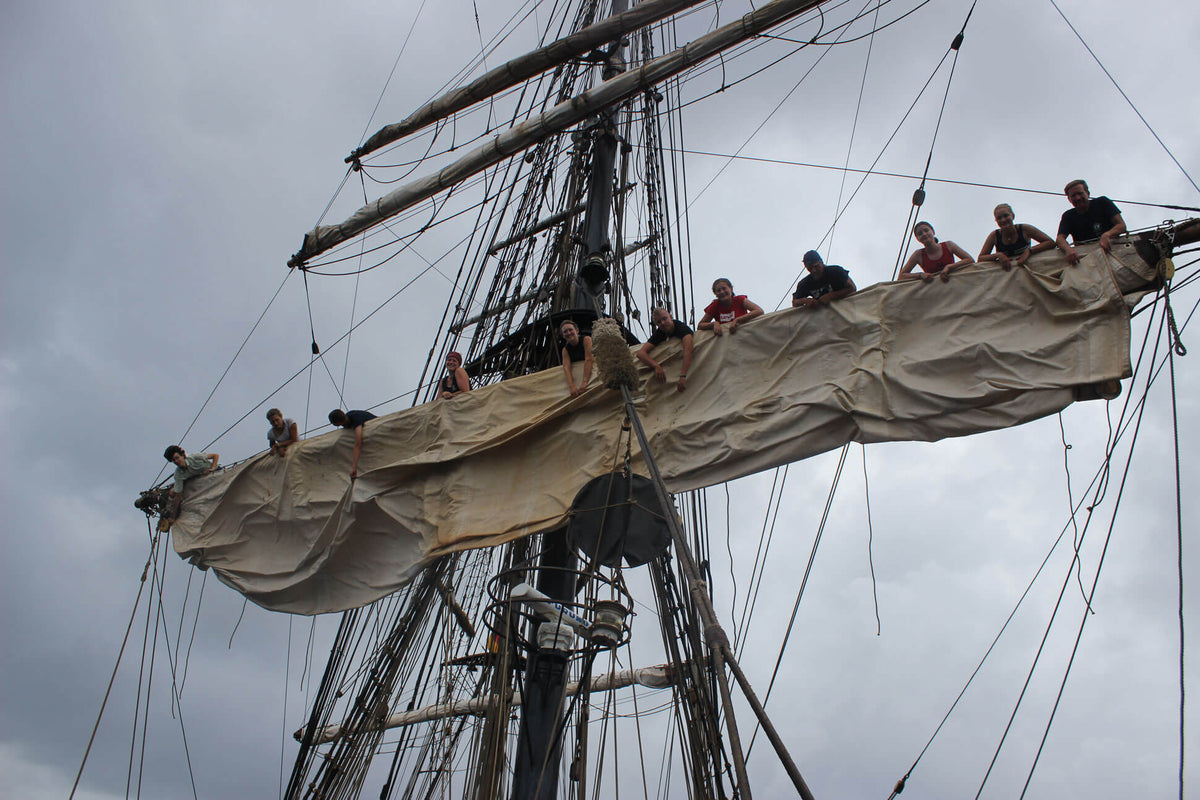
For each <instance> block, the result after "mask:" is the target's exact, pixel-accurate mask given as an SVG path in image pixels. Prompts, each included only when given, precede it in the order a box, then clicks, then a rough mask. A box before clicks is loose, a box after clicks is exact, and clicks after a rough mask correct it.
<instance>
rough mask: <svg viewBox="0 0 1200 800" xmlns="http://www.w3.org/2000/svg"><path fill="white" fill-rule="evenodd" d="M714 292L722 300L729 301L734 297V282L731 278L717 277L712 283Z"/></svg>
mask: <svg viewBox="0 0 1200 800" xmlns="http://www.w3.org/2000/svg"><path fill="white" fill-rule="evenodd" d="M712 291H713V294H714V295H716V297H717V299H718V300H720V301H722V302H726V303H727V302H729V300H731V299H732V298H733V284H732V283H731V282H730V280H729V278H717V279H716V280H715V281H713V285H712Z"/></svg>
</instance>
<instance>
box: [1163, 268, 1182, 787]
mask: <svg viewBox="0 0 1200 800" xmlns="http://www.w3.org/2000/svg"><path fill="white" fill-rule="evenodd" d="M1167 291H1168V289H1167V287H1165V286H1164V287H1163V296H1164V298H1165V297H1166V294H1167ZM1168 308H1169V306H1168ZM1169 319H1170V321H1171V327H1170V328H1169V329H1168V330H1169V333H1170V335H1171V336H1173V337H1174V338H1175V341H1176V343H1177V344H1178V341H1179V332H1178V331H1177V330H1175V320H1174V317H1173V316H1172V317H1170V318H1169ZM1175 355H1176V351H1175V348H1172V347H1168V349H1167V358H1168V363H1169V364H1170V365H1171V373H1170V375H1171V429H1172V433H1173V437H1172V438H1173V444H1174V453H1175V554H1176V561H1175V564H1176V572H1177V574H1178V580H1179V593H1178V597H1179V605H1178V612H1177V613H1178V617H1179V800H1183V776H1184V756H1185V753H1186V751H1187V747H1186V739H1185V737H1184V732H1185V730H1186V723H1187V713H1186V711H1187V702H1186V701H1187V681H1186V674H1187V673H1186V671H1185V669H1184V666H1185V664H1184V653H1185V650H1184V631H1185V630H1186V628H1185V626H1184V619H1183V609H1184V605H1183V483H1182V480H1181V478H1180V458H1179V401H1178V392H1177V388H1176V385H1175Z"/></svg>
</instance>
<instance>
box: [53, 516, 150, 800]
mask: <svg viewBox="0 0 1200 800" xmlns="http://www.w3.org/2000/svg"><path fill="white" fill-rule="evenodd" d="M146 531H147V533H148V534H149V535H150V555H149V556H147V557H146V565H145V566H144V567H142V577H141V580H140V581H138V593H137V597H135V598H134V600H133V610H132V611H131V612H130V614H129V622H128V624H126V626H125V636H124V637H122V639H121V647H120V648H119V649H118V650H117V661H116V663H115V664H113V670H112V675H110V676H109V678H108V686H107V687H106V688H105V689H104V698H103V699H102V700H101V701H100V711H99V712H98V713H97V714H96V722H95V723H94V724H93V725H92V733H91V735H90V736H89V737H88V742H87V747H85V748H84V749H83V758H82V759H81V760H80V762H79V769H78V770H77V771H76V772H75V782H74V783H72V784H71V794H70V795H68V800H70V798H73V797H74V796H75V791H76V790H77V789H78V788H79V780H80V778H82V777H83V768H84V766H85V765H86V764H87V760H88V756H89V755H91V752H92V744H93V743H94V742H95V741H96V731H98V730H99V729H100V720H101V719H102V718H103V717H104V709H105V708H106V707H107V706H108V698H109V696H110V695H111V694H112V687H113V683H114V682H115V681H116V680H117V670H118V669H119V668H120V666H121V658H122V657H123V656H124V655H125V645H127V644H129V633H130V631H132V630H133V621H134V620H135V619H137V610H138V606H139V605H141V602H142V591H143V590H144V589H145V588H146V574H147V572H148V571H149V569H150V562H151V560H152V559H153V558H154V553H155V552H156V551H157V550H158V534H157V533H155V532H154V529H153V528H152V527H151V525H150V518H149V517H146Z"/></svg>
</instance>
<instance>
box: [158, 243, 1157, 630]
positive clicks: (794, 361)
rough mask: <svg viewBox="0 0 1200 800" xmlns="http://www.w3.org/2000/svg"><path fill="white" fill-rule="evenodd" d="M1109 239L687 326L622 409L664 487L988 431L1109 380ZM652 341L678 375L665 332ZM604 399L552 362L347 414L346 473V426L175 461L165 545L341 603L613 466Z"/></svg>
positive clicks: (1118, 310)
mask: <svg viewBox="0 0 1200 800" xmlns="http://www.w3.org/2000/svg"><path fill="white" fill-rule="evenodd" d="M1113 251H1114V252H1113V254H1112V255H1111V256H1107V255H1105V254H1103V253H1101V252H1099V251H1098V250H1095V251H1093V252H1091V253H1089V255H1088V256H1087V257H1086V258H1085V259H1084V261H1082V262H1081V263H1080V264H1079V265H1078V266H1076V267H1067V266H1066V262H1065V261H1064V260H1063V259H1061V257H1059V255H1058V253H1057V251H1052V252H1049V253H1044V254H1040V255H1038V256H1035V257H1034V258H1033V259H1032V263H1031V266H1030V268H1029V269H1014V270H1012V271H1011V272H1004V271H1002V270H1001V269H1000V268H999V267H997V266H976V267H972V268H969V269H966V270H964V271H962V272H960V273H956V274H955V275H954V276H953V277H952V278H951V279H950V280H949V282H947V283H942V282H941V281H935V282H933V283H929V284H926V283H924V282H922V281H905V282H902V283H885V284H877V285H875V286H871V287H869V288H867V289H865V290H863V291H860V292H859V293H857V294H855V295H852V296H851V297H848V298H845V299H843V300H840V301H837V302H835V303H833V304H831V305H829V306H828V307H825V308H821V309H817V310H807V309H787V310H784V311H780V312H777V313H773V314H768V315H766V316H764V317H762V318H760V319H756V320H753V321H751V322H749V323H748V324H746V325H745V326H742V327H739V328H738V331H737V333H736V334H735V335H728V334H727V335H725V336H722V337H716V336H713V335H712V334H711V333H709V332H700V333H698V334H697V335H696V339H695V344H696V348H695V358H694V361H693V363H692V366H691V369H690V370H689V373H688V388H687V391H686V392H683V393H679V392H676V391H675V386H674V383H673V382H668V383H666V384H661V383H658V382H657V381H655V380H653V373H652V372H651V371H650V370H648V369H645V368H644V367H641V366H640V365H639V370H640V372H639V375H640V378H641V381H642V385H643V388H644V392H645V399H644V400H643V401H639V404H638V408H639V413H640V415H641V417H642V420H643V423H644V425H645V427H646V429H647V432H648V433H649V435H650V441H651V446H652V448H653V450H654V454H655V456H656V457H657V459H658V463H659V466H660V469H661V470H662V473H663V475H664V478H665V480H666V481H667V485H668V488H669V489H670V490H671V491H673V492H678V491H683V490H688V489H696V488H699V487H703V486H710V485H713V484H717V483H721V482H723V481H727V480H732V479H734V478H738V477H742V476H744V475H749V474H752V473H755V472H759V471H761V470H765V469H769V468H771V467H775V466H778V465H780V464H785V463H789V462H792V461H797V460H800V459H803V458H806V457H808V456H812V455H815V454H818V453H822V452H825V451H828V450H832V449H835V448H837V447H840V446H841V445H843V444H845V443H846V442H852V441H853V442H863V443H869V442H887V441H901V440H916V441H934V440H937V439H941V438H945V437H949V436H965V435H968V434H972V433H978V432H981V431H988V430H994V429H998V428H1005V427H1008V426H1011V425H1017V424H1020V423H1022V422H1027V421H1029V420H1033V419H1036V418H1038V417H1042V416H1045V415H1047V414H1053V413H1055V412H1057V411H1059V410H1061V409H1062V408H1064V407H1065V406H1067V405H1069V404H1070V403H1071V402H1072V401H1073V399H1074V397H1075V387H1078V386H1085V385H1090V384H1095V383H1098V382H1101V381H1110V380H1113V379H1119V378H1124V377H1128V376H1129V374H1130V365H1129V310H1128V305H1127V302H1128V299H1129V298H1128V297H1125V296H1123V291H1124V292H1125V293H1126V294H1128V293H1129V292H1130V291H1133V290H1136V289H1137V288H1139V287H1144V286H1145V284H1147V283H1148V282H1149V281H1150V280H1151V279H1153V269H1152V268H1150V267H1148V266H1147V265H1146V264H1145V263H1144V262H1142V260H1141V259H1140V258H1138V256H1137V255H1136V254H1135V253H1134V250H1133V247H1132V246H1129V245H1125V244H1120V245H1116V246H1114V248H1113ZM654 356H655V359H656V360H659V361H661V362H662V363H663V365H664V366H665V367H666V370H667V374H668V377H669V378H671V377H673V376H675V375H677V374H678V371H679V360H680V353H679V343H678V341H676V340H672V341H670V342H668V343H667V344H663V345H661V346H659V348H657V349H656V350H655V352H654ZM578 368H579V367H578V366H577V369H578ZM623 418H624V408H623V405H622V402H621V398H620V395H619V394H618V393H617V392H614V391H612V390H609V389H605V388H603V387H602V386H600V385H599V383H598V381H597V380H596V379H593V382H592V385H591V387H590V388H589V389H588V390H587V391H586V392H585V393H584V394H583V395H581V396H579V397H576V398H572V397H570V396H569V395H568V394H567V391H566V388H565V386H564V382H563V377H562V374H561V370H560V369H559V368H555V369H550V370H546V371H544V372H540V373H537V374H533V375H527V376H524V377H520V378H514V379H512V380H507V381H504V382H502V383H497V384H493V385H491V386H486V387H483V388H480V389H477V390H475V391H472V392H470V393H468V394H465V395H462V396H459V397H456V398H454V399H452V400H439V401H435V402H431V403H426V404H424V405H421V406H416V407H414V408H410V409H406V410H404V411H400V412H397V413H393V414H388V415H386V416H382V417H380V418H378V419H376V420H372V421H370V422H368V423H367V424H366V428H365V436H364V446H363V452H362V457H361V460H360V462H359V467H358V474H359V477H358V480H357V481H355V482H353V483H352V482H351V481H350V478H349V471H350V455H351V450H352V448H353V440H354V437H353V435H352V434H351V433H350V432H349V431H340V430H339V431H334V432H331V433H326V434H323V435H320V436H316V437H313V438H311V439H306V440H304V441H302V442H300V443H299V444H297V445H295V446H293V447H292V448H291V449H290V450H289V451H288V455H287V457H286V458H283V459H281V458H276V457H272V456H270V454H263V455H261V456H258V457H256V458H253V459H250V460H249V461H247V462H245V463H242V464H240V465H238V466H236V467H234V468H232V469H230V470H227V471H224V472H222V473H219V474H214V475H209V476H201V477H198V478H195V479H193V481H192V482H191V483H189V485H188V489H187V494H186V498H185V502H184V504H183V509H182V512H181V514H180V517H179V519H178V521H177V522H176V524H175V526H174V529H173V533H174V546H175V549H176V551H177V552H178V553H179V554H180V555H182V556H184V557H186V558H191V559H192V560H193V562H194V563H196V564H197V565H201V566H204V567H208V568H211V569H212V570H213V571H214V572H215V573H216V574H217V575H218V577H220V579H221V580H222V581H224V582H225V583H226V584H228V585H229V586H231V587H233V588H234V589H236V590H237V591H239V592H241V593H243V594H244V595H245V596H246V597H248V598H249V599H250V600H252V601H253V602H255V603H257V604H259V605H261V606H264V607H266V608H269V609H274V610H277V611H284V612H290V613H299V614H319V613H325V612H334V611H341V610H345V609H348V608H353V607H357V606H361V605H364V604H366V603H369V602H371V601H373V600H377V599H379V598H380V597H383V596H385V595H387V594H389V593H391V592H394V591H395V590H397V589H399V588H400V587H402V586H403V585H404V584H405V583H406V582H407V581H408V580H409V579H410V578H411V576H412V575H413V574H414V573H415V572H416V570H417V569H418V568H419V567H420V566H421V565H422V564H423V563H425V562H426V561H428V560H429V559H431V558H434V557H437V556H439V555H442V554H445V553H450V552H453V551H456V550H464V549H469V548H476V547H490V546H493V545H497V544H501V543H503V542H506V541H509V540H512V539H515V538H517V537H521V536H527V535H529V534H532V533H536V532H539V531H544V530H549V529H553V528H555V527H556V526H561V525H562V524H563V523H564V522H565V520H566V515H567V513H568V510H569V507H570V504H571V501H572V498H574V496H575V494H576V492H578V491H579V489H580V487H581V486H583V485H584V484H585V483H586V482H587V481H588V480H590V479H592V478H594V477H596V476H597V475H600V474H602V473H605V472H608V471H610V470H611V469H612V465H613V463H614V458H618V453H617V449H618V447H619V446H622V445H619V444H618V438H619V435H620V432H621V423H622V420H623ZM636 446H637V445H636V442H635V443H634V447H635V450H636ZM636 455H637V454H636V452H635V459H634V463H635V465H640V461H639V460H638V459H637V458H636ZM618 460H619V459H618ZM635 469H638V466H635Z"/></svg>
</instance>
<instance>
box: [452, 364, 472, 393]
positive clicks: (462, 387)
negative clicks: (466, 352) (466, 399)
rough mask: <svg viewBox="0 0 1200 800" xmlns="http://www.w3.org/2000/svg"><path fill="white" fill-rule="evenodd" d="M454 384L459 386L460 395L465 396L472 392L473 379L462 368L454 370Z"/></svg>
mask: <svg viewBox="0 0 1200 800" xmlns="http://www.w3.org/2000/svg"><path fill="white" fill-rule="evenodd" d="M454 382H455V383H457V384H458V394H465V393H466V392H469V391H471V378H470V377H469V376H468V375H467V371H466V370H465V369H463V368H462V367H458V368H457V369H455V370H454Z"/></svg>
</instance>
